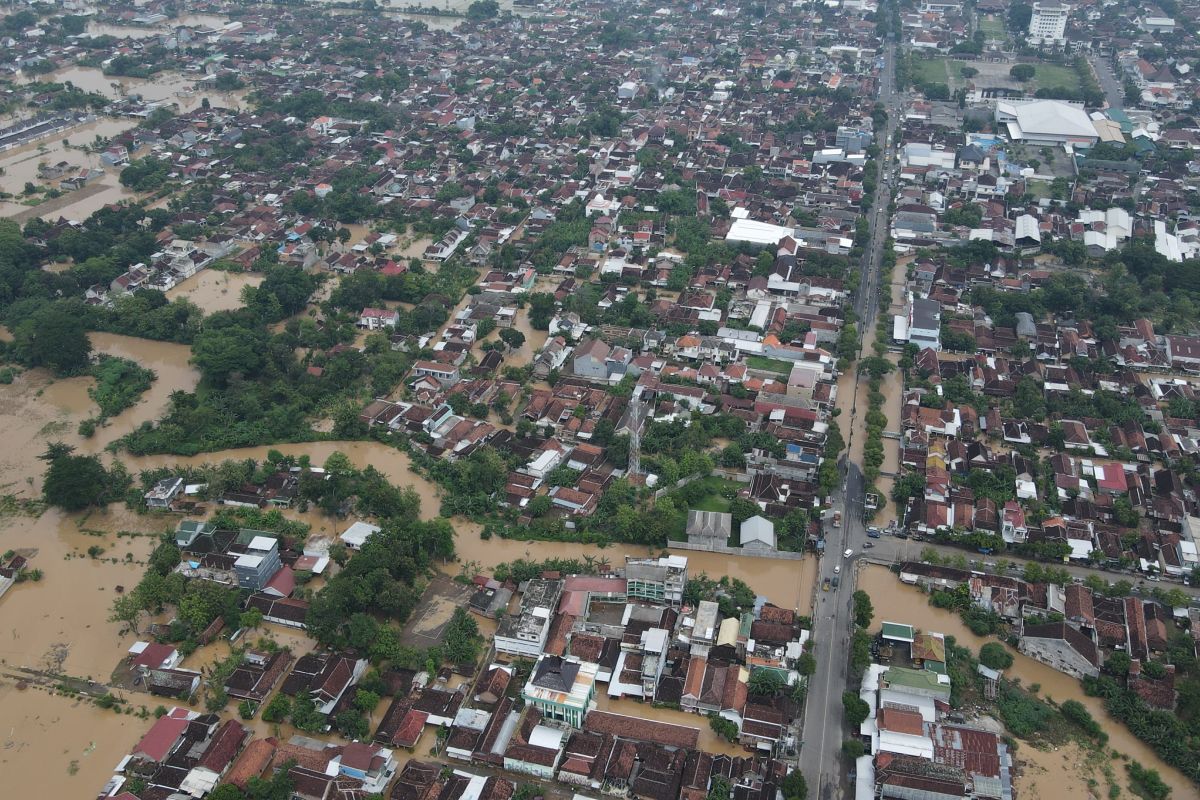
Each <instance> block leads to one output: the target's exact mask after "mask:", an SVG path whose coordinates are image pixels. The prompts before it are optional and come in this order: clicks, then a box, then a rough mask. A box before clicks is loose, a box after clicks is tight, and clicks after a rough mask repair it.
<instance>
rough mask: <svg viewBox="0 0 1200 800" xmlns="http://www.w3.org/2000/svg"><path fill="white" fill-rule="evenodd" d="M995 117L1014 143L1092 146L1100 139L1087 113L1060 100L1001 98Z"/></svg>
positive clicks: (997, 104)
mask: <svg viewBox="0 0 1200 800" xmlns="http://www.w3.org/2000/svg"><path fill="white" fill-rule="evenodd" d="M995 119H996V123H997V125H1002V126H1005V127H1006V128H1007V131H1008V137H1009V138H1010V139H1012V140H1013V141H1014V142H1016V141H1021V142H1028V143H1029V144H1034V145H1066V144H1069V145H1072V146H1075V147H1091V146H1092V145H1094V144H1095V143H1096V142H1098V141H1099V140H1100V134H1099V133H1097V132H1096V126H1095V125H1094V124H1092V120H1091V118H1090V117H1089V116H1088V115H1087V112H1085V111H1084V110H1083V108H1082V107H1080V106H1077V105H1073V104H1071V103H1064V102H1062V101H1061V100H1001V101H999V102H997V103H996V116H995Z"/></svg>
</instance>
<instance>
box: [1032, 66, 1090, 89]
mask: <svg viewBox="0 0 1200 800" xmlns="http://www.w3.org/2000/svg"><path fill="white" fill-rule="evenodd" d="M1033 67H1034V69H1036V70H1037V72H1036V73H1035V74H1034V76H1033V80H1032V81H1030V82H1031V83H1033V84H1035V86H1036V87H1037V88H1038V89H1059V88H1064V89H1070V90H1072V91H1078V89H1079V75H1078V74H1076V72H1075V70H1074V69H1072V68H1071V67H1064V66H1062V65H1061V64H1034V65H1033Z"/></svg>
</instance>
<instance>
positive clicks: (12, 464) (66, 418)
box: [0, 333, 199, 497]
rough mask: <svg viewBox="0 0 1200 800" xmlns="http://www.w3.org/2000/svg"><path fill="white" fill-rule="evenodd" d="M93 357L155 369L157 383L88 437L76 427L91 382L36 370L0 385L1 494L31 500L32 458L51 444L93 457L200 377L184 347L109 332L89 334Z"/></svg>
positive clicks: (36, 479) (86, 411)
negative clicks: (104, 356) (119, 359)
mask: <svg viewBox="0 0 1200 800" xmlns="http://www.w3.org/2000/svg"><path fill="white" fill-rule="evenodd" d="M90 338H91V342H92V347H93V349H94V350H95V351H96V352H98V353H108V354H110V355H115V356H121V357H123V358H128V359H131V360H133V361H136V362H137V363H139V364H141V365H142V366H145V367H147V368H149V369H151V370H153V371H154V373H155V375H156V380H155V381H154V382H153V383H152V384H151V385H150V388H149V389H148V390H147V391H146V392H145V394H143V395H142V397H141V399H140V400H139V401H138V402H137V403H136V404H135V405H134V406H132V407H131V408H128V409H126V410H125V411H123V412H121V413H120V414H118V415H117V416H115V417H113V418H112V419H110V420H108V422H107V423H106V424H105V425H104V426H103V427H101V428H99V429H97V431H96V434H95V436H93V437H92V438H91V439H83V438H82V437H80V436H79V435H78V434H77V433H76V429H77V427H78V425H79V423H80V421H82V420H83V419H86V418H87V417H90V416H93V415H94V414H95V413H96V411H97V408H96V404H95V403H93V402H92V400H91V398H89V397H88V395H87V390H88V388H89V387H90V386H92V385H93V384H94V381H93V380H92V379H91V378H86V377H81V378H67V379H59V380H55V379H53V378H52V377H51V376H50V374H49V373H48V372H46V371H45V370H41V369H35V370H27V371H25V372H22V373H21V374H20V375H18V376H17V378H16V380H14V381H13V383H12V384H11V385H7V386H0V429H3V431H4V435H5V442H6V445H7V446H6V447H4V448H0V493H3V494H13V493H17V494H22V495H23V496H25V497H34V496H36V494H37V493H38V492H39V491H40V484H41V476H42V472H43V470H44V469H45V465H44V464H43V463H42V462H41V461H39V460H38V459H37V456H38V455H39V454H40V453H42V452H44V451H45V449H46V445H47V444H48V443H49V442H51V441H63V442H66V443H67V444H70V445H73V446H75V447H76V448H77V449H78V450H79V451H80V452H86V453H98V452H100V451H102V450H103V449H104V447H106V446H107V445H108V444H110V443H111V442H113V441H115V440H116V439H118V438H119V437H121V436H124V435H125V434H126V433H129V432H130V431H132V430H133V429H134V428H136V427H137V426H139V425H141V424H142V423H143V422H146V421H149V420H155V419H158V418H159V417H161V416H162V414H163V412H165V411H166V408H167V404H168V402H169V400H170V396H171V392H173V391H175V390H177V389H178V390H184V391H190V390H191V389H193V388H195V386H196V381H197V380H198V379H199V374H198V373H197V372H196V371H195V370H194V369H192V367H191V366H190V365H189V364H188V358H189V357H190V355H191V352H190V350H189V349H188V347H187V346H185V345H179V344H170V343H167V342H154V341H150V340H149V339H137V338H134V337H131V336H120V335H117V334H111V333H92V334H90Z"/></svg>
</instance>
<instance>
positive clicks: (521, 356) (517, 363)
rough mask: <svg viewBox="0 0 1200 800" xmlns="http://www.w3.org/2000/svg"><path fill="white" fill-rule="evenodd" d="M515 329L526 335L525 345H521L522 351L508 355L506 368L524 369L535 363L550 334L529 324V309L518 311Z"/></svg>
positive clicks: (505, 358)
mask: <svg viewBox="0 0 1200 800" xmlns="http://www.w3.org/2000/svg"><path fill="white" fill-rule="evenodd" d="M513 329H514V330H518V331H520V332H521V333H522V334H524V336H525V344H523V345H521V347H520V349H518V350H516V351H512V352H510V353H508V354H506V355H505V357H504V360H505V364H506V366H514V367H523V366H525V365H526V364H528V363H529V362H531V361H533V357H534V355H536V354H537V352H538V351H539V350H541V349H542V346H543V345H544V344H546V339H547V338H549V333H548V332H547V331H539V330H536V329H534V327H533V326H531V325H530V324H529V309H528V307H526V308H518V309H517V319H516V321H515V322H514V323H513Z"/></svg>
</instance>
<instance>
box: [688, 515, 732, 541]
mask: <svg viewBox="0 0 1200 800" xmlns="http://www.w3.org/2000/svg"><path fill="white" fill-rule="evenodd" d="M732 530H733V515H732V514H725V513H721V512H720V511H699V510H697V509H694V508H693V509H690V510H689V511H688V515H687V537H688V542H690V543H692V544H707V545H712V544H717V545H722V546H724V545H726V544H728V543H729V534H730V533H731V532H732Z"/></svg>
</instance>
